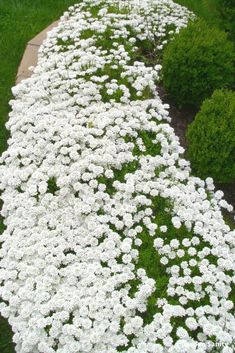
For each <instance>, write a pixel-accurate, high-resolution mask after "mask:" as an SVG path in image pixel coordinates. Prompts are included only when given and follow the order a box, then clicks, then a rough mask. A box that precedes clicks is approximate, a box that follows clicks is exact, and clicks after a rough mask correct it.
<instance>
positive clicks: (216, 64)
mask: <svg viewBox="0 0 235 353" xmlns="http://www.w3.org/2000/svg"><path fill="white" fill-rule="evenodd" d="M162 72H163V84H164V87H165V89H166V90H167V91H168V92H169V94H170V96H171V97H172V99H173V100H174V101H175V102H176V103H177V104H178V105H179V106H184V105H191V106H195V107H199V106H200V104H201V103H202V101H203V100H204V99H205V98H207V97H210V95H211V94H212V93H213V91H214V90H215V89H218V88H231V87H232V86H233V83H234V75H235V68H234V46H233V44H232V43H231V42H230V41H229V40H228V39H227V35H226V33H225V32H223V31H220V30H219V29H217V28H210V27H209V26H208V25H207V24H206V23H205V22H204V21H203V20H197V21H195V22H191V23H189V25H188V27H187V28H184V29H182V30H181V31H180V33H179V34H178V35H176V37H175V39H174V40H172V42H170V43H169V45H168V46H167V48H166V50H165V53H164V56H163V71H162Z"/></svg>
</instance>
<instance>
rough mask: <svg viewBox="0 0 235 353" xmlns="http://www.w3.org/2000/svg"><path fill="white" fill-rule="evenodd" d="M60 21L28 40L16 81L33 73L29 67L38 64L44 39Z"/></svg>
mask: <svg viewBox="0 0 235 353" xmlns="http://www.w3.org/2000/svg"><path fill="white" fill-rule="evenodd" d="M58 22H59V21H55V22H53V23H52V24H51V25H50V26H48V27H47V28H45V29H44V30H43V31H42V32H40V33H39V34H37V35H36V37H34V38H33V39H31V40H30V41H29V42H28V44H27V46H26V49H25V52H24V55H23V58H22V60H21V63H20V66H19V68H18V72H17V76H16V83H19V82H21V81H22V80H23V79H26V78H28V77H30V76H31V75H32V72H31V71H29V67H30V66H36V65H37V61H38V50H39V47H40V45H41V44H42V42H43V41H44V39H46V37H47V32H49V31H50V30H51V29H52V28H53V27H56V26H57V25H58Z"/></svg>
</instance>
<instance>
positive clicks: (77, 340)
mask: <svg viewBox="0 0 235 353" xmlns="http://www.w3.org/2000/svg"><path fill="white" fill-rule="evenodd" d="M190 16H192V14H190V13H189V12H188V11H187V10H186V9H185V8H183V7H180V6H179V5H176V4H175V3H173V2H172V1H171V0H153V1H145V2H144V3H143V2H142V1H137V0H132V1H116V0H105V1H101V0H86V1H83V2H82V3H80V4H78V5H76V6H74V7H71V8H70V9H69V11H68V12H66V13H65V14H64V16H63V17H62V18H61V22H60V24H59V26H58V27H57V28H55V29H53V30H52V31H51V32H50V34H49V36H48V39H47V40H46V41H45V43H44V45H43V46H42V48H41V51H40V59H39V63H38V65H37V67H36V68H35V70H34V73H33V75H32V77H31V78H29V79H27V80H25V81H23V82H22V83H20V84H19V85H17V86H16V87H14V89H13V93H14V95H15V99H14V100H13V101H11V105H12V112H11V113H10V119H9V122H8V123H7V127H8V129H9V130H10V132H11V138H10V139H9V141H8V142H9V147H8V150H7V151H6V152H5V153H4V154H3V156H2V158H1V167H0V176H1V189H2V196H1V197H2V200H3V201H4V206H3V209H2V215H3V216H4V218H5V226H6V230H5V232H4V233H3V234H2V235H1V238H0V241H1V243H2V247H1V249H0V284H1V286H0V296H1V298H2V301H1V303H0V311H1V314H2V315H3V316H4V317H6V318H7V319H8V321H9V323H10V324H11V326H12V329H13V331H14V342H15V343H16V352H17V353H39V352H40V353H54V352H57V353H85V352H89V353H117V352H126V353H163V352H164V353H184V352H185V353H204V352H217V350H216V349H217V348H216V347H218V346H221V349H220V351H221V352H223V353H232V352H233V348H232V344H233V340H234V338H235V320H234V311H233V298H234V297H233V288H234V287H233V286H234V239H235V237H234V235H235V232H234V231H232V230H231V229H230V228H229V226H228V225H226V224H225V222H224V220H223V217H222V213H221V209H222V208H226V209H227V210H228V211H231V206H229V205H228V204H227V203H226V201H224V200H223V198H222V196H223V194H222V193H221V192H219V191H218V192H214V186H213V181H212V180H211V179H210V178H208V179H207V180H206V181H203V180H201V179H199V178H196V177H193V176H192V175H191V173H190V166H189V163H188V162H187V161H186V160H185V159H184V158H183V155H182V153H183V148H182V147H181V146H180V145H179V140H178V138H177V137H176V136H175V134H174V131H173V129H172V128H171V127H170V125H169V121H170V118H169V116H168V110H167V109H168V106H167V105H164V104H163V103H162V102H161V100H160V98H159V96H158V94H157V91H156V83H157V81H158V79H159V76H160V70H161V66H160V65H159V61H158V59H159V58H160V57H161V52H162V49H163V47H164V45H165V44H166V43H167V41H168V40H169V39H170V38H171V37H172V36H173V35H174V33H175V32H178V31H179V30H180V28H181V27H184V26H186V25H187V21H188V19H189V17H190ZM151 52H152V53H153V54H154V59H155V66H154V65H153V64H151V62H152V58H153V56H150V57H149V56H148V55H146V53H151Z"/></svg>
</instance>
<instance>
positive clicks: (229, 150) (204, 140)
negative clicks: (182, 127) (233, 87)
mask: <svg viewBox="0 0 235 353" xmlns="http://www.w3.org/2000/svg"><path fill="white" fill-rule="evenodd" d="M187 138H188V141H189V150H188V154H189V158H190V160H191V163H192V167H193V170H194V171H195V172H196V173H197V174H198V175H200V176H201V177H208V176H211V177H213V178H214V180H215V181H216V182H220V183H223V182H230V181H234V180H235V92H231V91H226V90H216V91H215V92H214V94H213V95H212V97H211V98H210V99H207V100H205V102H204V103H203V104H202V107H201V110H200V111H199V113H198V114H197V116H196V118H195V120H194V122H193V123H192V124H190V126H189V128H188V132H187Z"/></svg>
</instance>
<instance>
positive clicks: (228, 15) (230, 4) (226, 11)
mask: <svg viewBox="0 0 235 353" xmlns="http://www.w3.org/2000/svg"><path fill="white" fill-rule="evenodd" d="M218 1H219V7H218V10H219V13H220V16H221V20H222V21H223V24H224V29H225V30H226V31H227V32H228V33H229V35H230V37H231V39H233V40H234V41H235V1H234V0H218Z"/></svg>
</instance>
